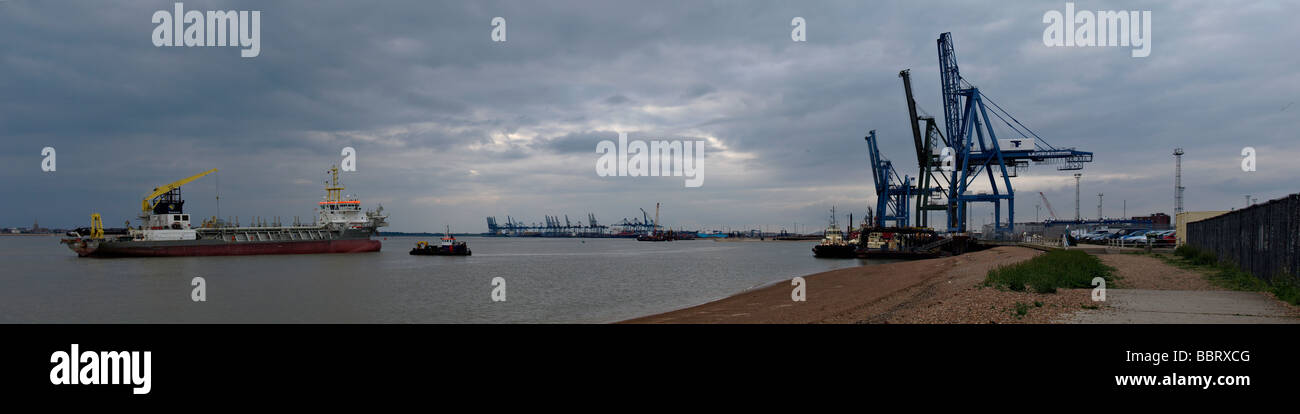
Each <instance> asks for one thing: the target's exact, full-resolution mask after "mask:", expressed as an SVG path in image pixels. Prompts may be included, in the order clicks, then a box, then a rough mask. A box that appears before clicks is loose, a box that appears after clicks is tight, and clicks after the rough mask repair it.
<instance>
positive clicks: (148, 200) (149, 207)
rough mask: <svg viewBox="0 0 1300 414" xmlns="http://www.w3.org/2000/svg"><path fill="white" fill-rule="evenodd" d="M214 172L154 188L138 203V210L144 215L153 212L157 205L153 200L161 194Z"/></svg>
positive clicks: (212, 170)
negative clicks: (142, 211)
mask: <svg viewBox="0 0 1300 414" xmlns="http://www.w3.org/2000/svg"><path fill="white" fill-rule="evenodd" d="M214 172H217V169H216V168H213V169H211V170H207V171H204V172H201V173H198V174H195V175H194V176H191V177H189V178H185V179H181V180H178V181H176V182H173V183H171V184H167V185H164V186H162V187H157V188H154V189H153V192H152V193H149V195H147V196H145V197H144V201H142V202H140V209H141V210H144V213H145V214H149V212H150V211H153V208H154V206H155V205H156V204H157V203H156V202H154V199H155V198H158V197H159V196H161V195H163V194H167V192H169V191H172V190H175V189H177V188H180V187H181V186H182V185H185V184H189V183H190V181H194V180H197V179H199V178H202V177H203V176H205V175H208V174H212V173H214Z"/></svg>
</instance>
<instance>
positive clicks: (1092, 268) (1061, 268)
mask: <svg viewBox="0 0 1300 414" xmlns="http://www.w3.org/2000/svg"><path fill="white" fill-rule="evenodd" d="M1114 270H1115V269H1114V268H1112V267H1110V266H1106V265H1105V264H1103V263H1102V262H1101V260H1098V259H1097V258H1096V257H1095V256H1093V255H1090V254H1088V253H1085V252H1082V251H1079V250H1052V251H1048V252H1047V253H1044V254H1042V255H1039V256H1038V257H1035V258H1033V259H1029V260H1026V261H1024V262H1020V263H1016V264H1013V265H1007V266H998V267H997V268H995V269H992V270H989V273H988V276H987V277H986V278H985V279H984V286H992V287H996V288H998V289H1006V290H1010V291H1014V292H1026V291H1032V292H1035V293H1056V290H1057V289H1061V288H1065V289H1073V288H1091V287H1094V286H1093V284H1092V280H1093V279H1094V278H1098V277H1100V278H1102V279H1104V280H1106V284H1107V285H1112V284H1113V283H1114V282H1115V275H1114ZM1029 306H1030V305H1029V304H1027V303H1023V302H1016V304H1015V315H1016V316H1017V318H1019V317H1023V316H1025V314H1027V313H1028V312H1029V309H1030V307H1029ZM1033 306H1034V307H1042V306H1043V303H1042V302H1038V301H1035V302H1034V304H1033ZM1085 308H1090V309H1096V306H1095V305H1093V306H1085Z"/></svg>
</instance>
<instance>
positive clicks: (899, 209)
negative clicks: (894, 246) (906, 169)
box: [867, 129, 913, 227]
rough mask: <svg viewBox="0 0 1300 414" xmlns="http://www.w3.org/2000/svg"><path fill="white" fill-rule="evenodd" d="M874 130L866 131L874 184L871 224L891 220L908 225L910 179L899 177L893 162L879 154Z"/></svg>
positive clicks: (902, 225) (900, 224)
mask: <svg viewBox="0 0 1300 414" xmlns="http://www.w3.org/2000/svg"><path fill="white" fill-rule="evenodd" d="M876 142H877V140H876V130H874V129H873V130H871V132H869V133H867V150H868V153H869V154H870V157H871V158H870V159H871V177H872V179H873V180H874V181H875V185H876V211H875V213H874V215H873V216H872V226H874V227H885V223H886V222H893V226H894V227H908V225H909V223H910V220H909V218H908V199H909V198H910V197H912V190H913V187H912V179H911V178H910V177H908V176H906V175H904V176H902V177H901V178H900V177H899V176H898V173H897V172H895V171H894V163H892V162H890V161H889V160H887V159H885V158H884V157H883V156H881V155H880V148H879V146H878V145H877V143H876Z"/></svg>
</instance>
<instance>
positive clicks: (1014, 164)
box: [905, 33, 1092, 233]
mask: <svg viewBox="0 0 1300 414" xmlns="http://www.w3.org/2000/svg"><path fill="white" fill-rule="evenodd" d="M937 43H938V51H939V75H940V78H941V81H942V88H943V89H942V96H943V114H944V118H945V122H944V126H945V132H946V133H947V135H946V136H944V135H938V134H935V135H938V139H939V140H940V141H942V142H943V145H944V146H945V147H947V148H950V151H949V152H948V153H949V154H950V155H951V158H950V159H948V158H945V159H944V160H943V161H942V162H940V163H936V164H937V165H934V166H932V167H931V168H932V171H934V172H937V173H938V174H939V175H941V176H943V179H941V180H938V181H940V182H938V183H936V184H937V185H940V186H942V185H946V186H947V188H946V189H943V191H944V192H945V193H946V195H947V197H948V200H947V206H946V210H947V211H948V232H956V233H964V232H966V207H967V204H968V203H971V202H987V203H991V204H993V217H994V232H995V233H1009V232H1011V231H1012V228H1013V225H1014V223H1015V191H1014V190H1012V187H1011V177H1015V176H1016V175H1017V172H1018V171H1019V170H1021V169H1023V168H1024V167H1027V166H1028V165H1029V164H1030V163H1031V162H1032V163H1035V164H1059V166H1058V168H1057V169H1059V170H1079V169H1083V163H1086V162H1092V153H1091V152H1086V151H1078V150H1076V149H1074V148H1057V147H1054V146H1052V145H1051V144H1049V143H1048V142H1047V141H1046V140H1044V139H1043V138H1042V137H1040V136H1038V134H1036V133H1034V132H1033V131H1032V130H1030V129H1029V128H1028V127H1026V126H1025V125H1024V124H1022V123H1021V122H1020V121H1019V120H1017V119H1016V118H1015V117H1013V116H1011V114H1010V113H1008V112H1007V111H1006V110H1004V109H1002V107H1001V106H999V105H998V104H997V102H994V101H993V100H992V99H990V98H989V97H988V96H987V95H985V94H984V93H982V92H980V89H979V88H977V87H975V86H974V85H972V84H970V83H969V82H967V81H966V79H964V78H962V76H961V72H960V71H959V70H958V68H957V56H956V53H955V52H954V51H953V42H952V33H943V34H941V35H939V39H938V40H937ZM906 80H907V79H905V87H907V88H908V89H909V100H910V86H908V85H907V83H906ZM986 103H987V104H986ZM911 105H914V102H910V101H909V106H911ZM989 114H993V118H990V117H989ZM912 118H913V119H912V124H913V128H914V130H915V129H916V125H917V122H919V121H921V119H918V117H917V116H916V115H915V111H912ZM994 118H996V119H997V120H998V121H999V122H1001V123H1002V124H1004V125H1006V126H1007V127H1008V128H1009V129H1010V130H1011V131H1013V132H1014V133H1015V134H1017V135H1019V136H1018V137H1012V138H1009V139H999V138H998V136H997V133H996V132H994V129H993V125H994V123H993V121H992V119H994ZM914 134H915V133H914ZM915 135H919V134H915ZM929 135H930V134H929V133H927V138H928V136H929ZM928 143H929V142H928V140H927V141H926V142H922V141H921V140H919V139H918V140H917V146H918V148H917V153H918V158H920V157H921V156H926V157H927V158H928V154H929V153H928V152H926V153H924V154H923V153H922V151H923V148H921V145H923V144H928ZM926 146H927V147H928V145H926ZM994 170H997V172H998V173H999V174H998V175H1000V176H1001V180H998V179H996V178H995V177H994ZM980 175H985V176H987V177H988V182H989V186H990V188H991V193H981V194H975V193H973V192H972V191H971V190H970V187H971V184H973V183H974V182H975V180H976V179H979V178H980ZM999 181H1001V183H1000V185H999ZM1004 202H1005V203H1006V206H1007V220H1006V223H1005V226H1004V225H1003V223H1002V217H1001V216H1002V204H1003V203H1004Z"/></svg>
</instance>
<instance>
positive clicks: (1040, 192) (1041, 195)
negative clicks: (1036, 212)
mask: <svg viewBox="0 0 1300 414" xmlns="http://www.w3.org/2000/svg"><path fill="white" fill-rule="evenodd" d="M1038 196H1039V197H1042V198H1043V204H1046V205H1047V213H1048V214H1051V215H1052V220H1060V219H1058V218H1056V210H1055V209H1052V202H1051V201H1047V196H1046V195H1044V194H1043V192H1042V191H1039V192H1038Z"/></svg>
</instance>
